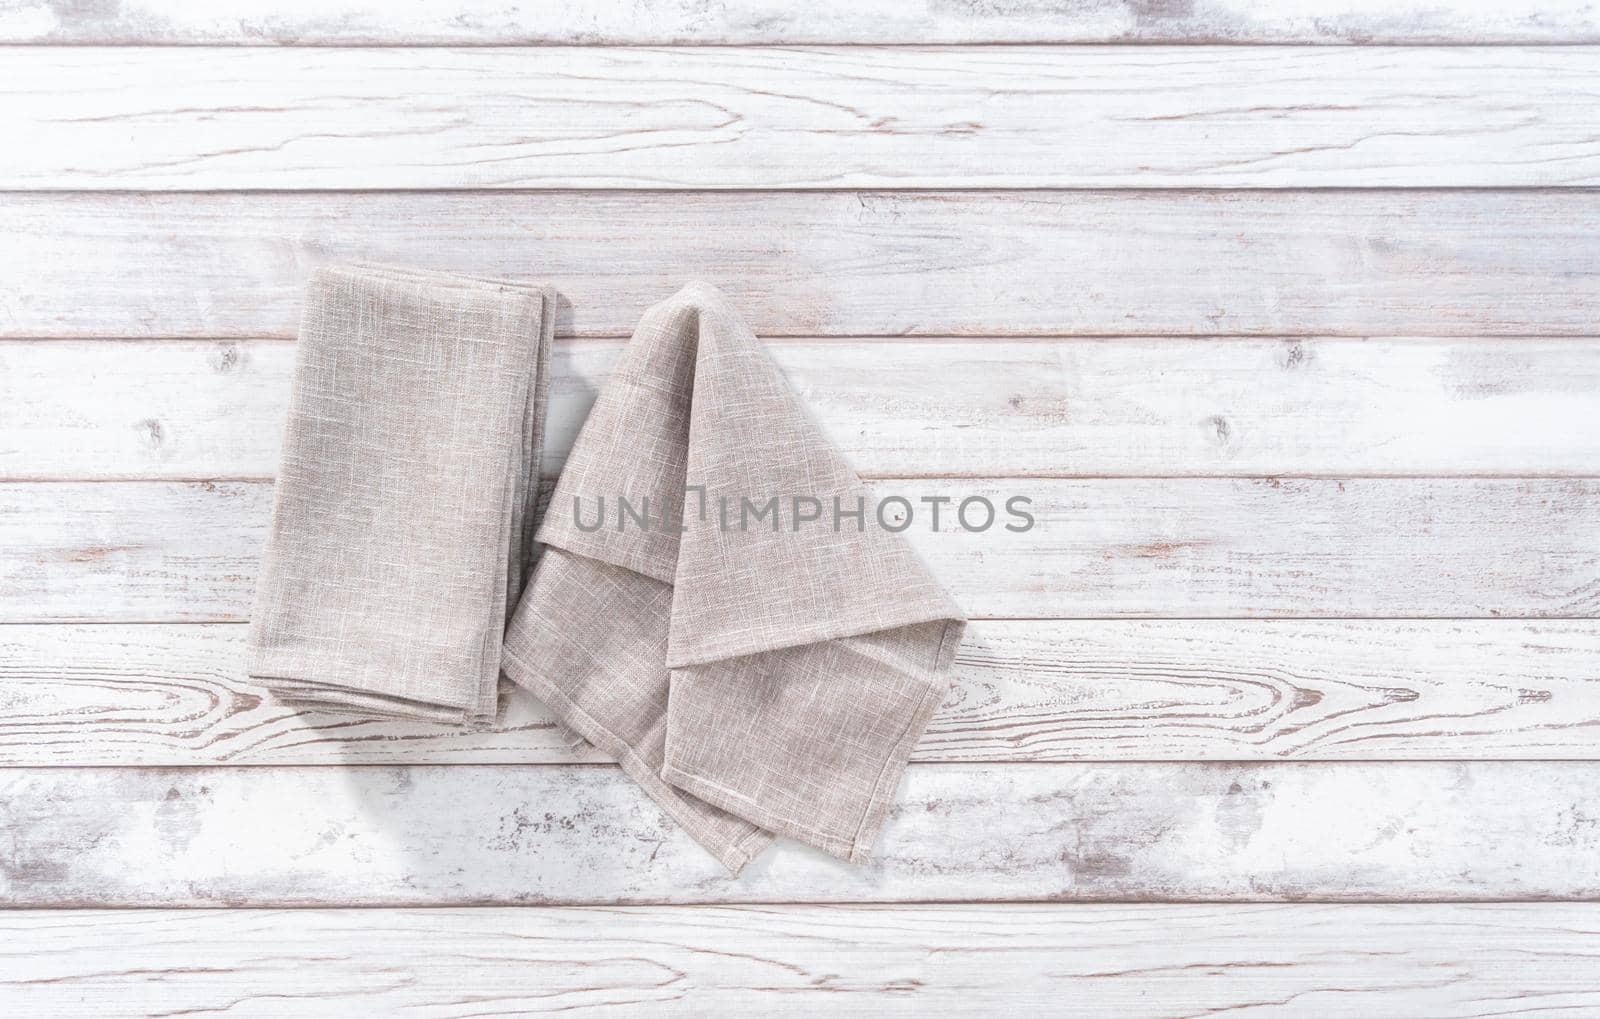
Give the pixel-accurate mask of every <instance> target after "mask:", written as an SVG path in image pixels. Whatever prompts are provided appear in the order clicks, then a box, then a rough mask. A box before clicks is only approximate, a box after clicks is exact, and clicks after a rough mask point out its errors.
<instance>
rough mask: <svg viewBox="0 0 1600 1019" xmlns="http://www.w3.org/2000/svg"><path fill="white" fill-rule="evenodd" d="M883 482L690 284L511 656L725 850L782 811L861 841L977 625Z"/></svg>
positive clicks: (595, 448)
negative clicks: (921, 555)
mask: <svg viewBox="0 0 1600 1019" xmlns="http://www.w3.org/2000/svg"><path fill="white" fill-rule="evenodd" d="M774 500H775V502H774ZM875 505H876V501H875V500H874V499H873V498H872V496H871V493H870V492H869V491H868V490H867V489H866V488H865V487H864V486H862V484H861V482H860V480H859V479H858V478H857V477H856V475H855V473H854V471H852V470H851V468H850V466H849V465H848V464H847V463H846V462H845V460H844V458H843V457H842V456H841V455H840V454H839V452H838V451H837V450H836V449H835V448H834V447H833V446H832V444H831V443H829V442H828V441H827V440H826V439H825V438H824V437H823V436H822V435H821V433H820V432H819V431H818V430H817V428H816V426H815V425H814V424H813V423H812V422H811V420H810V419H809V417H808V416H807V414H806V412H805V408H804V407H803V406H802V405H801V404H800V402H799V400H798V399H797V398H796V397H795V395H794V393H793V392H791V391H790V389H789V387H788V386H787V385H786V384H785V382H784V379H783V376H782V374H781V373H780V372H779V370H778V368H777V366H776V365H775V364H774V363H773V362H772V360H771V359H770V357H769V356H768V354H767V352H766V350H765V349H764V348H763V347H762V345H761V344H760V342H759V341H758V340H757V339H756V338H755V336H754V335H752V334H751V332H750V330H749V329H748V328H747V327H746V326H745V324H744V322H742V321H741V320H740V318H739V316H738V315H737V314H736V313H735V312H734V311H733V310H732V308H731V307H730V306H729V305H728V303H727V302H726V301H725V300H724V299H723V297H722V296H721V295H720V294H718V293H717V292H716V291H715V290H713V289H711V288H710V287H707V286H704V285H702V284H694V285H691V286H689V287H686V288H685V289H684V290H683V291H681V292H680V293H678V294H677V295H676V296H674V297H672V298H671V299H669V300H667V301H665V302H663V303H662V304H659V305H657V306H656V307H654V308H652V309H651V310H650V311H649V312H648V313H647V314H646V315H645V317H644V319H643V321H642V322H641V323H640V324H639V327H638V329H637V331H636V332H635V333H634V337H633V341H632V342H631V343H630V344H629V346H628V348H627V350H626V352H625V353H624V354H623V356H622V358H621V360H620V362H619V363H618V364H617V366H616V369H615V373H614V375H613V377H612V379H611V381H610V382H609V383H608V385H607V386H606V389H605V390H604V392H603V393H602V394H601V396H600V399H599V401H598V402H597V404H596V405H595V408H594V410H593V411H592V412H591V413H590V415H589V418H588V420H587V421H586V422H585V423H584V426H583V430H582V432H581V434H580V435H579V437H578V440H577V443H576V445H575V446H574V448H573V451H572V454H571V456H570V457H569V458H568V460H567V465H566V469H565V470H564V471H563V473H562V475H561V478H560V481H559V482H558V483H557V486H556V490H555V494H554V496H553V498H552V501H551V504H550V507H549V509H548V510H547V513H546V517H545V520H544V523H543V524H542V526H541V527H540V530H539V533H538V538H539V540H540V541H541V542H543V543H545V544H546V545H547V546H548V547H547V548H546V549H545V551H544V554H543V556H542V557H541V559H540V561H539V565H538V566H537V568H536V569H535V571H534V575H533V577H532V578H531V579H530V581H529V584H528V588H527V590H526V591H525V592H524V594H523V597H522V603H521V605H520V606H519V607H518V609H517V611H516V613H515V615H514V617H513V619H512V623H511V627H510V629H509V631H508V632H507V634H506V641H505V647H504V658H503V661H502V668H503V670H504V672H505V674H506V675H507V676H508V677H509V678H510V679H511V680H513V681H514V682H516V683H518V684H520V685H522V686H523V687H525V688H527V689H528V690H530V691H531V692H532V693H533V694H534V695H535V696H537V697H539V698H540V699H541V700H543V701H544V702H545V703H546V704H547V705H548V706H549V707H550V708H551V709H552V710H553V711H554V712H555V713H556V714H557V716H558V717H559V718H560V719H561V720H562V722H563V723H564V724H566V725H567V726H568V727H570V729H571V730H573V731H574V732H575V733H576V734H577V735H578V736H580V737H582V738H583V739H585V740H588V741H589V742H591V743H593V744H595V745H596V746H598V747H600V748H601V749H602V750H604V751H606V752H608V753H610V754H612V755H613V756H615V757H616V758H617V759H618V760H619V761H620V763H621V764H622V767H623V768H624V769H625V770H626V771H627V772H628V774H629V775H631V776H632V777H633V778H634V779H635V780H636V781H638V782H639V783H640V784H641V785H642V786H643V787H644V788H645V790H646V791H647V792H648V793H649V794H650V795H651V796H652V797H653V798H654V799H655V800H656V801H657V802H659V803H660V804H661V805H662V807H664V808H665V809H666V810H667V812H668V813H669V814H670V815H671V816H672V817H674V818H675V819H676V820H677V821H678V822H679V823H681V824H682V825H683V826H684V827H685V828H687V829H688V831H689V833H690V834H691V835H693V836H694V837H695V838H696V839H697V840H699V841H700V842H701V843H702V844H703V845H705V846H706V847H707V848H708V849H710V850H711V852H712V853H713V854H715V855H716V856H717V857H718V858H719V859H720V860H721V861H722V862H723V863H724V864H726V865H727V866H728V867H729V868H730V869H731V870H733V871H738V870H739V869H740V868H741V867H742V866H743V865H744V864H745V863H746V862H747V861H748V860H750V859H751V858H752V857H753V856H754V855H755V854H756V853H757V852H759V851H760V850H761V848H762V847H763V846H765V845H766V844H767V842H768V841H770V839H771V838H772V835H773V834H774V833H776V834H781V835H787V836H789V837H792V838H795V839H798V840H800V841H802V842H806V843H809V844H811V845H813V846H816V847H818V848H820V849H822V850H824V851H826V852H828V853H832V854H834V855H837V856H840V857H844V858H846V859H849V860H852V861H861V860H864V859H865V858H866V857H867V854H868V852H869V850H870V848H871V846H872V844H873V842H874V839H875V837H876V834H877V832H878V830H879V828H880V826H881V825H882V823H883V821H884V818H885V816H886V814H887V812H888V809H889V805H890V801H891V799H892V797H893V795H894V791H895V788H896V786H897V785H898V783H899V780H900V776H901V774H902V772H903V770H904V768H905V764H906V760H907V758H908V757H909V756H910V754H911V751H912V748H913V747H914V745H915V744H916V741H917V739H918V737H919V736H920V735H921V734H922V731H923V729H924V728H925V727H926V725H927V723H928V720H929V718H930V716H931V715H932V714H933V712H934V710H935V709H936V708H937V707H938V705H939V703H940V701H941V700H942V699H943V696H944V693H945V691H946V687H947V682H948V681H947V678H946V672H947V670H948V668H949V666H950V663H951V660H952V658H953V657H954V654H955V648H956V644H957V642H958V641H959V639H960V637H961V633H962V630H963V627H964V625H965V624H964V621H963V620H962V618H961V613H960V610H959V609H958V608H957V607H956V605H955V604H954V603H953V602H952V601H951V600H950V598H949V596H948V595H947V594H946V593H945V592H944V590H943V589H942V588H941V587H940V586H939V584H938V583H937V582H936V581H935V580H934V579H933V578H932V576H931V575H930V574H929V572H928V571H927V569H926V568H925V567H924V566H923V565H922V563H921V561H920V560H919V559H918V558H917V557H916V555H915V553H913V552H912V550H911V548H910V546H909V545H908V544H907V543H906V541H905V540H904V538H903V537H902V536H901V535H900V534H898V533H893V532H891V531H888V530H885V529H883V528H881V527H879V526H878V525H877V522H876V514H875V512H874V507H875ZM758 511H759V515H758Z"/></svg>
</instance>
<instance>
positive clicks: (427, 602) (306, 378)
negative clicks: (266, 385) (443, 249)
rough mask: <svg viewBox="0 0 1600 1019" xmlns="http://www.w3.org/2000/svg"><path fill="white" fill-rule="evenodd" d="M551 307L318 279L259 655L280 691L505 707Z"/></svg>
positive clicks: (497, 288) (545, 299) (425, 707)
mask: <svg viewBox="0 0 1600 1019" xmlns="http://www.w3.org/2000/svg"><path fill="white" fill-rule="evenodd" d="M554 310H555V302H554V296H553V294H552V293H551V292H550V291H548V290H546V289H544V288H542V287H538V286H525V285H519V284H512V283H501V282H494V281H490V280H481V279H473V278H467V277H460V276H450V275H445V274H440V273H427V272H417V271H411V270H403V269H393V268H386V267H380V266H353V267H345V268H333V269H325V270H322V271H319V272H317V273H316V274H315V275H314V276H313V277H312V279H311V282H310V284H309V287H308V289H307V293H306V301H305V310H304V313H303V318H302V321H301V326H300V342H299V346H298V350H297V353H296V362H295V374H294V384H293V391H292V393H291V396H290V402H289V411H288V420H287V424H286V427H285V431H284V441H283V456H282V462H281V466H280V468H279V471H278V480H277V488H276V495H275V501H274V506H273V514H272V524H271V529H270V531H269V535H268V539H267V545H266V552H265V556H264V559H263V562H262V569H261V575H260V578H259V580H258V583H257V593H256V604H255V610H254V612H253V614H252V616H251V627H250V638H249V650H248V653H247V663H246V670H247V671H248V673H249V674H250V675H251V676H252V677H253V678H255V679H256V680H258V681H259V682H260V683H262V684H263V685H265V686H266V687H268V688H269V689H271V690H273V691H274V692H275V693H276V694H277V695H278V697H279V698H280V699H281V700H284V701H287V702H290V703H298V704H305V705H316V706H322V707H328V708H337V709H345V710H357V711H362V712H365V713H369V714H370V713H376V714H385V715H394V716H401V717H408V718H424V719H434V720H438V721H447V722H468V721H482V720H486V719H492V718H493V717H494V714H495V707H496V700H497V697H496V694H497V687H498V675H499V668H500V651H501V641H502V638H503V636H504V630H505V623H506V617H507V612H508V608H509V607H510V606H514V605H515V604H516V603H517V597H518V595H519V594H520V592H521V588H522V581H523V579H524V577H525V576H526V573H527V569H528V565H529V560H530V553H531V551H532V547H533V542H532V540H531V539H532V525H533V514H532V512H531V506H532V504H533V495H534V494H535V493H536V492H537V483H538V477H539V450H540V444H541V430H542V423H543V420H544V404H545V398H546V393H547V391H548V379H547V375H546V372H545V366H546V364H547V363H548V361H549V351H550V340H551V336H552V334H553V329H554V317H555V316H554Z"/></svg>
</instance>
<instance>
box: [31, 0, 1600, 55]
mask: <svg viewBox="0 0 1600 1019" xmlns="http://www.w3.org/2000/svg"><path fill="white" fill-rule="evenodd" d="M1596 41H1600V18H1597V17H1596V14H1595V9H1594V6H1593V5H1592V4H1590V3H1588V2H1587V0H1538V2H1537V3H1527V4H1517V5H1514V6H1508V5H1506V4H1502V3H1495V2H1492V0H1341V2H1339V3H1326V2H1319V3H1314V4H1313V3H1305V2H1277V3H1271V4H1254V3H1246V2H1242V0H1196V2H1193V3H1183V4H1151V3H1145V2H1140V0H1109V2H1104V3H1094V4H1083V3H1074V2H1071V0H1052V2H1046V3H1037V4H1027V5H1020V6H1019V5H1007V4H966V5H957V4H940V3H931V2H926V0H925V2H922V3H909V4H908V3H904V2H899V0H854V2H848V0H814V2H812V3H809V4H806V5H805V6H804V7H803V8H801V7H796V6H795V5H793V4H788V3H783V2H780V0H739V2H737V3H719V4H714V5H707V4H704V3H697V2H695V0H648V2H643V3H641V2H638V0H589V2H587V3H585V4H583V6H582V7H581V8H580V9H576V10H574V9H570V8H565V7H559V6H550V5H545V4H530V5H526V6H515V7H508V6H506V5H505V4H503V3H501V2H499V0H451V2H450V3H432V4H420V5H416V6H395V5H392V4H382V3H377V2H374V0H331V2H328V0H324V2H315V0H273V2H272V3H270V4H264V3H262V2H261V0H205V2H200V0H188V2H176V3H175V2H162V3H157V2H154V0H123V2H121V3H118V4H116V5H115V6H94V5H84V4H68V3H60V2H55V0H5V2H4V3H0V42H7V43H56V44H61V43H76V44H85V43H87V44H94V45H108V44H109V45H126V44H142V45H158V46H161V45H166V46H170V45H195V44H206V43H211V44H215V43H222V44H227V45H244V46H260V45H295V46H319V45H320V46H328V45H446V44H458V45H517V44H536V45H537V44H544V45H548V44H577V45H595V44H613V45H615V44H625V45H643V46H651V45H661V44H669V43H696V44H705V43H712V44H722V45H727V44H763V43H788V44H794V43H813V44H816V43H821V44H826V43H856V44H860V43H916V44H928V43H996V42H1007V43H1018V42H1033V43H1044V42H1071V43H1084V42H1089V43H1094V42H1147V43H1193V42H1218V43H1519V42H1520V43H1575V42H1596Z"/></svg>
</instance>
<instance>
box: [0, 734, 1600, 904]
mask: <svg viewBox="0 0 1600 1019" xmlns="http://www.w3.org/2000/svg"><path fill="white" fill-rule="evenodd" d="M1597 817H1600V762H1571V761H1563V762H1537V761H1495V762H1476V763H1475V762H1465V763H1440V762H1409V763H1407V762H1386V763H1381V764H1366V763H1344V762H1320V763H1316V764H1300V763H1283V764H1269V765H1245V764H1195V763H1180V764H1165V763H1162V764H1133V763H1128V764H998V765H966V764H924V765H913V766H912V767H911V769H910V770H909V771H908V772H907V777H906V780H905V782H904V783H903V786H902V788H901V790H900V795H899V797H898V799H897V802H896V805H895V806H894V808H893V809H892V811H891V815H890V818H889V821H888V822H887V825H886V826H885V829H884V834H883V836H882V837H881V839H880V840H879V843H878V845H877V848H876V851H875V854H874V857H873V860H872V862H870V863H868V864H864V865H859V866H858V865H852V864H847V863H844V862H842V861H839V860H836V859H833V858H832V857H825V856H823V855H821V854H820V853H817V852H815V851H814V850H810V849H807V848H804V847H800V846H798V845H797V844H794V843H788V842H784V843H780V844H779V845H777V846H776V847H775V848H774V849H773V850H771V851H769V852H767V853H763V854H762V855H761V856H760V857H759V858H758V859H757V860H756V861H755V862H754V863H752V864H751V865H750V866H749V867H748V868H746V870H745V871H744V872H743V873H742V874H741V875H740V876H739V877H737V878H731V877H729V876H728V875H727V873H726V872H725V871H724V870H723V869H722V866H721V865H720V864H718V863H717V862H716V861H715V860H714V859H713V858H712V857H711V856H710V855H709V854H707V853H706V852H705V851H704V850H702V849H700V848H699V847H697V846H695V845H694V844H693V843H692V842H691V841H690V840H689V838H688V837H687V836H686V835H684V834H683V832H682V830H681V829H680V828H679V827H678V826H677V825H676V824H675V823H673V822H672V821H671V820H669V819H668V818H667V817H666V816H665V815H664V814H662V813H661V811H660V809H659V808H658V807H656V806H655V805H654V804H653V803H652V802H651V801H650V800H649V799H648V798H646V797H645V795H644V794H643V792H641V791H640V790H639V788H638V786H637V785H636V784H635V783H634V782H633V780H631V779H629V778H627V777H626V776H624V775H623V774H622V772H621V771H620V770H619V769H617V768H615V767H612V766H610V765H595V766H587V767H586V766H574V765H548V766H540V765H512V766H494V765H484V766H481V767H475V768H457V767H413V768H364V767H350V768H266V769H263V768H174V769H145V768H7V769H0V846H5V847H6V850H5V855H4V856H3V857H0V860H3V863H4V866H3V867H0V903H4V904H6V905H12V906H43V905H75V906H94V905H106V906H109V905H139V906H157V905H235V906H243V905H291V904H305V905H358V904H360V905H465V904H490V903H494V904H529V905H533V904H574V903H615V902H641V903H646V902H663V903H666V902H682V903H689V902H807V901H819V902H821V901H826V902H850V901H927V900H938V901H943V900H986V901H993V900H1017V899H1073V900H1085V901H1088V900H1126V899H1152V900H1163V901H1181V900H1199V901H1213V900H1238V901H1246V900H1248V901H1263V900H1278V899H1305V898H1318V899H1337V900H1389V899H1544V898H1556V899H1589V898H1595V897H1597V896H1600V821H1597V820H1596V818H1597Z"/></svg>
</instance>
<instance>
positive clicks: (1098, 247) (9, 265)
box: [0, 190, 1600, 339]
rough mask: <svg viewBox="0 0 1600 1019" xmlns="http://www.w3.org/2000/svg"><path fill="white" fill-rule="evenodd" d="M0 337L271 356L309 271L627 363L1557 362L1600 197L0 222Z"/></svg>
mask: <svg viewBox="0 0 1600 1019" xmlns="http://www.w3.org/2000/svg"><path fill="white" fill-rule="evenodd" d="M0 223H5V224H6V229H5V230H0V335H5V336H13V337H33V336H40V337H43V336H49V337H84V336H115V337H128V336H162V337H175V336H191V337H201V338H218V337H221V338H229V339H234V338H241V337H263V336H284V337H287V336H292V335H293V334H294V331H295V326H296V322H297V319H298V314H299V298H300V292H301V288H302V287H303V286H304V285H305V280H306V276H307V274H308V273H309V272H310V271H311V268H312V267H313V266H314V265H317V264H321V263H325V262H329V261H343V260H350V259H368V260H379V261H389V262H397V263H400V264H409V265H420V266H432V267H439V268H448V269H452V270H456V271H460V272H477V273H485V274H501V275H510V276H515V277H523V278H535V277H537V278H542V279H546V280H549V281H551V282H552V283H554V284H556V285H557V286H558V287H559V288H560V289H561V290H562V292H563V293H564V295H565V297H566V299H567V301H568V302H569V303H568V304H567V305H566V306H565V307H564V308H563V310H562V312H561V314H560V318H559V321H558V328H559V330H560V331H561V332H562V333H563V334H565V335H573V334H577V335H584V336H610V337H617V336H627V335H629V334H630V333H631V332H632V331H633V327H634V325H635V324H636V323H637V322H638V320H639V315H640V313H641V312H642V311H643V310H644V308H645V307H647V306H648V305H650V304H652V303H654V302H656V301H658V300H660V299H662V298H664V297H665V296H667V295H668V294H670V293H671V292H672V291H673V290H675V289H676V288H677V287H679V286H681V285H682V284H683V283H684V282H687V281H688V280H691V279H695V278H700V279H704V280H706V281H708V282H711V283H714V284H716V285H717V286H719V287H722V288H723V289H724V290H725V291H726V292H727V293H728V295H729V297H730V298H731V299H732V300H733V301H734V303H735V304H736V306H737V307H738V308H739V309H740V311H741V312H742V313H743V314H744V315H745V317H746V318H747V320H748V321H749V322H750V324H751V326H752V327H753V328H754V329H755V330H756V332H757V333H758V334H759V335H762V336H768V337H775V336H839V335H843V336H860V335H897V334H918V335H928V336H944V335H981V336H999V335H1008V336H1019V335H1080V336H1081V335H1151V334H1195V335H1210V336H1216V335H1229V334H1242V333H1248V334H1260V335H1269V336H1282V335H1319V334H1321V335H1341V336H1351V335H1354V336H1364V335H1383V336H1393V335H1407V334H1416V335H1424V336H1429V335H1432V336H1460V335H1468V336H1475V335H1511V336H1518V335H1577V336H1589V335H1593V334H1594V331H1595V330H1594V324H1595V321H1596V319H1597V318H1600V271H1597V270H1596V266H1597V265H1600V191H1557V190H1547V191H1517V192H1484V191H1470V192H1469V191H1443V192H1409V191H1407V192H1397V191H1293V192H1275V191H1274V192H1258V191H1251V192H1226V193H1217V192H1164V191H1158V192H1150V191H1141V192H1121V193H1110V192H1084V191H1077V192H1037V191H1035V192H997V193H991V192H956V193H952V192H916V193H906V192H900V193H895V194H882V193H869V192H854V193H837V192H834V193H811V192H784V193H715V194H708V193H696V194H665V193H633V194H616V193H610V192H585V193H568V192H555V193H546V192H530V193H500V192H473V193H444V194H441V193H427V194H421V193H408V194H392V193H380V194H371V193H369V194H353V193H341V194H294V193H290V194H209V195H194V194H191V195H173V194H154V195H110V194H76V195H68V194H6V195H0Z"/></svg>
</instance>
